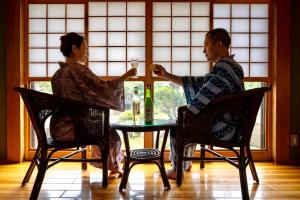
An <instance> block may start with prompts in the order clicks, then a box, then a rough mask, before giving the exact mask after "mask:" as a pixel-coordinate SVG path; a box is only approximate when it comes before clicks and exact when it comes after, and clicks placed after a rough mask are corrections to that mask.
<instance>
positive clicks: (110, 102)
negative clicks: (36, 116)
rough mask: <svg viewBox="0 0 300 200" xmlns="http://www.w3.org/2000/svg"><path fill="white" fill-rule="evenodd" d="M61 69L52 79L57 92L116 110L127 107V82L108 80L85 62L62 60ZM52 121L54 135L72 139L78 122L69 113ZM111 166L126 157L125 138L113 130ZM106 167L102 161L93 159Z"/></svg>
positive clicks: (95, 155)
mask: <svg viewBox="0 0 300 200" xmlns="http://www.w3.org/2000/svg"><path fill="white" fill-rule="evenodd" d="M59 65H60V69H58V70H57V71H56V73H55V74H54V76H53V77H52V79H51V84H52V91H53V94H55V95H59V96H62V97H65V98H70V99H74V100H79V101H84V102H88V103H92V104H96V105H99V106H105V107H109V108H111V109H114V110H119V111H123V110H124V82H123V81H119V80H113V81H104V80H101V79H100V78H99V77H98V76H96V75H95V74H94V73H93V72H92V71H91V70H90V69H89V68H88V67H86V66H84V65H81V64H77V63H76V64H66V63H62V62H60V63H59ZM55 121H56V122H55V123H51V122H50V125H51V126H50V133H51V136H52V137H53V138H54V139H55V140H58V141H70V140H73V139H74V138H75V137H74V130H73V128H74V125H73V123H72V121H71V119H70V117H68V116H62V117H60V118H59V119H56V120H55ZM109 143H110V144H109V148H110V149H109V161H108V167H109V169H112V168H117V167H118V166H119V165H118V164H119V163H120V162H121V160H122V150H121V139H120V136H119V135H118V133H117V132H116V131H114V130H112V129H111V128H110V130H109ZM100 155H101V152H100V149H99V147H98V146H96V145H93V146H92V157H93V158H100ZM91 164H92V165H94V166H95V167H102V163H91Z"/></svg>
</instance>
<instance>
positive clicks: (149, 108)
mask: <svg viewBox="0 0 300 200" xmlns="http://www.w3.org/2000/svg"><path fill="white" fill-rule="evenodd" d="M145 123H146V124H152V123H153V103H152V98H151V91H150V89H149V87H147V89H146V99H145Z"/></svg>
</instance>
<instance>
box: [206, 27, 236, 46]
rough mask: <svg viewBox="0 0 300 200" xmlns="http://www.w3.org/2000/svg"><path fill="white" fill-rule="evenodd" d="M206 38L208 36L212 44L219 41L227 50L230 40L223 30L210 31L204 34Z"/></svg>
mask: <svg viewBox="0 0 300 200" xmlns="http://www.w3.org/2000/svg"><path fill="white" fill-rule="evenodd" d="M206 36H209V38H210V39H211V40H212V42H213V43H216V42H218V41H221V42H222V44H223V45H224V46H225V47H226V48H227V49H228V48H229V46H230V43H231V39H230V36H229V33H228V32H227V31H226V30H225V29H223V28H216V29H212V30H210V31H208V32H207V33H206Z"/></svg>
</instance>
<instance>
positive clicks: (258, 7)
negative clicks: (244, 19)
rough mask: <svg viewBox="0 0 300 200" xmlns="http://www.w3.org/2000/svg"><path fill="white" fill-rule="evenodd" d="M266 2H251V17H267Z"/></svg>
mask: <svg viewBox="0 0 300 200" xmlns="http://www.w3.org/2000/svg"><path fill="white" fill-rule="evenodd" d="M268 16H269V11H268V4H251V17H261V18H264V17H265V18H268Z"/></svg>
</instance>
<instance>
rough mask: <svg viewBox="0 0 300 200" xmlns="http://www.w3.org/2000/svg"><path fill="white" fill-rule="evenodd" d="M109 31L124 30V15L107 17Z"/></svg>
mask: <svg viewBox="0 0 300 200" xmlns="http://www.w3.org/2000/svg"><path fill="white" fill-rule="evenodd" d="M108 30H109V31H125V30H126V18H125V17H109V18H108Z"/></svg>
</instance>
